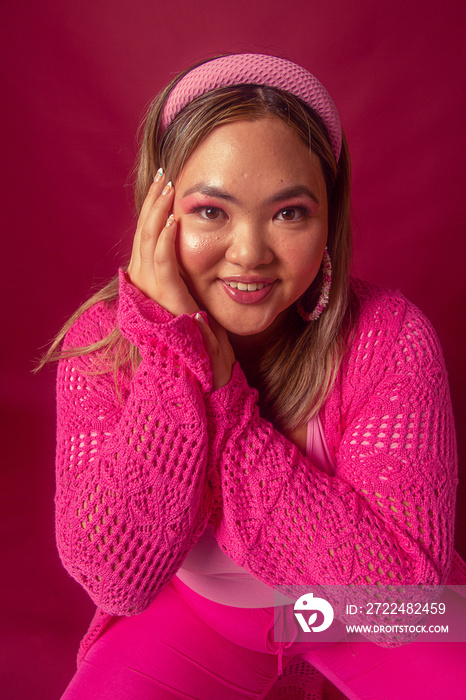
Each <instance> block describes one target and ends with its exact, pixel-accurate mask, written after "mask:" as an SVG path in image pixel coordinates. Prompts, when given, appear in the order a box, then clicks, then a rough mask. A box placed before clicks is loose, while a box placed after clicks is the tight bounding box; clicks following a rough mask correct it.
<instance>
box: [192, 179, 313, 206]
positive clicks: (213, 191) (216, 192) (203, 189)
mask: <svg viewBox="0 0 466 700" xmlns="http://www.w3.org/2000/svg"><path fill="white" fill-rule="evenodd" d="M196 192H197V193H199V194H203V195H205V196H207V197H216V198H217V199H224V200H225V201H227V202H233V204H239V200H238V199H237V198H236V197H234V196H233V195H232V194H229V193H228V192H225V190H222V189H220V188H219V187H215V186H213V185H208V184H207V183H206V182H198V183H197V184H195V185H193V187H190V188H189V189H187V190H186V191H185V192H183V194H182V198H183V199H184V198H185V197H189V195H190V194H194V193H196ZM300 195H305V196H306V197H310V198H311V199H312V200H313V201H314V202H315V203H316V204H320V202H319V199H318V198H317V197H316V195H315V194H314V192H312V190H310V189H309V187H306V185H292V186H291V187H285V188H284V189H283V190H280V191H279V192H277V193H276V194H274V195H273V197H270V199H268V200H267V202H266V203H267V204H273V203H274V202H281V201H283V200H284V199H291V198H292V197H299V196H300Z"/></svg>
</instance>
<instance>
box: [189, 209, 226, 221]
mask: <svg viewBox="0 0 466 700" xmlns="http://www.w3.org/2000/svg"><path fill="white" fill-rule="evenodd" d="M195 211H196V214H199V216H201V217H202V218H203V219H208V220H209V221H215V219H220V218H221V217H222V214H223V212H222V210H221V209H220V208H219V207H198V208H197V209H196V210H195Z"/></svg>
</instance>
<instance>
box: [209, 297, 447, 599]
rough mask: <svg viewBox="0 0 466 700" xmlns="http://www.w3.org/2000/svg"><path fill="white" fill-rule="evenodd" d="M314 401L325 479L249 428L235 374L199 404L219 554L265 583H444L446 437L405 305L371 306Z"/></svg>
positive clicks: (257, 419)
mask: <svg viewBox="0 0 466 700" xmlns="http://www.w3.org/2000/svg"><path fill="white" fill-rule="evenodd" d="M368 318H369V321H367V319H368ZM327 403H328V406H327V408H326V410H325V412H324V413H325V423H324V427H325V432H326V435H327V436H328V438H329V441H330V443H331V445H332V448H333V450H334V458H335V462H336V465H337V466H336V474H335V476H333V477H332V476H328V475H327V474H325V473H322V472H321V471H319V470H318V469H316V468H315V467H313V465H312V464H311V463H310V462H309V461H308V460H307V459H306V458H305V457H304V456H303V455H302V454H301V453H300V451H299V450H298V449H297V448H296V447H295V445H294V444H292V443H291V442H290V441H289V440H287V439H286V438H285V437H284V436H283V435H282V434H280V433H279V432H277V430H275V429H274V428H273V426H272V425H271V424H270V423H268V422H267V421H266V420H264V419H262V418H261V416H260V414H259V411H258V408H257V394H256V392H255V391H253V390H251V389H250V388H249V386H248V385H247V383H246V379H245V376H244V374H243V373H242V371H241V369H240V367H239V366H238V364H236V365H235V367H234V373H233V377H232V380H231V382H230V383H229V384H228V385H227V386H225V387H223V388H222V389H219V390H217V391H216V392H214V393H213V394H212V395H211V397H210V405H209V409H208V415H209V416H210V418H209V420H210V423H211V430H212V433H213V435H214V447H213V451H214V454H215V458H216V459H217V461H218V464H219V469H220V473H221V479H222V491H223V516H222V518H221V520H220V521H219V522H218V527H217V530H216V536H217V540H218V543H219V545H220V546H221V547H222V549H223V550H224V551H225V552H226V553H227V554H228V556H230V557H231V558H232V559H233V560H234V561H235V562H236V563H237V564H238V565H240V566H243V567H244V568H246V569H247V570H248V571H250V572H251V573H252V574H253V575H254V576H256V577H257V578H259V579H260V580H262V581H264V582H265V583H267V584H269V585H271V586H276V585H282V586H288V585H306V584H307V585H309V584H315V585H317V584H376V585H379V584H394V583H404V584H419V583H422V584H438V583H441V582H443V581H444V580H445V577H446V576H447V574H448V568H449V566H450V557H451V551H452V540H453V513H454V505H455V487H456V471H455V469H456V467H455V438H454V429H453V419H452V413H451V407H450V400H449V392H448V385H447V380H446V371H445V368H444V364H443V358H442V354H441V350H440V348H439V345H438V341H437V339H436V337H435V334H434V333H433V331H432V329H431V328H430V326H429V324H428V323H427V321H426V320H425V319H424V318H423V316H422V315H421V314H420V312H419V311H418V310H417V309H416V308H415V307H412V306H411V305H409V304H408V303H407V302H406V300H404V299H403V298H400V297H398V298H395V299H394V300H393V299H392V302H389V301H387V300H384V299H382V300H381V301H380V303H374V304H372V306H371V307H370V308H369V310H368V311H367V313H366V314H365V320H363V322H362V323H361V325H360V326H359V329H358V331H357V333H356V337H355V338H354V340H353V343H352V347H351V349H350V350H349V351H348V353H347V357H346V359H345V361H344V363H343V366H342V368H341V370H340V375H339V379H338V381H337V385H336V386H335V389H334V391H333V395H332V396H331V397H330V399H329V400H328V402H327Z"/></svg>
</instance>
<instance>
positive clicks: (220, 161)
mask: <svg viewBox="0 0 466 700" xmlns="http://www.w3.org/2000/svg"><path fill="white" fill-rule="evenodd" d="M201 180H202V181H208V182H210V183H212V184H214V185H216V186H221V187H228V188H230V187H232V188H244V187H251V188H253V189H254V190H257V189H258V188H259V189H262V190H263V189H267V188H276V187H278V186H279V185H281V186H284V185H290V184H303V185H308V186H311V185H312V187H314V188H316V185H318V189H321V187H322V186H323V187H325V185H324V180H323V175H322V168H321V165H320V160H319V158H318V157H317V156H316V155H315V154H314V153H312V152H311V150H310V149H309V147H308V146H307V145H306V144H305V143H304V142H303V141H302V140H301V138H300V137H299V136H298V134H297V133H296V131H294V130H293V129H291V128H290V127H289V126H288V125H287V124H286V123H285V122H284V121H283V120H282V119H279V118H278V117H264V118H261V119H254V120H241V121H235V122H231V123H228V124H222V125H220V126H217V127H215V128H214V129H213V130H212V131H211V133H210V134H208V136H206V138H205V139H204V140H203V141H202V142H201V143H200V144H199V146H197V148H196V149H195V150H194V151H193V153H192V154H191V156H190V157H189V159H188V160H187V162H186V164H185V166H184V168H183V170H182V171H181V174H180V177H179V179H178V183H177V186H178V187H179V188H180V187H181V188H187V187H191V186H192V184H193V183H194V182H197V181H201Z"/></svg>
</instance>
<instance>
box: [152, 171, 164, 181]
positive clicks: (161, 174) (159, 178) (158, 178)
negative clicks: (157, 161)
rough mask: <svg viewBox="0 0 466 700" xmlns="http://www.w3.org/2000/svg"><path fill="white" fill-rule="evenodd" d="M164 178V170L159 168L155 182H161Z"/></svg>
mask: <svg viewBox="0 0 466 700" xmlns="http://www.w3.org/2000/svg"><path fill="white" fill-rule="evenodd" d="M162 177H163V169H162V168H159V169H158V170H157V172H156V173H155V177H154V182H159V181H160V180H161V179H162Z"/></svg>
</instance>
